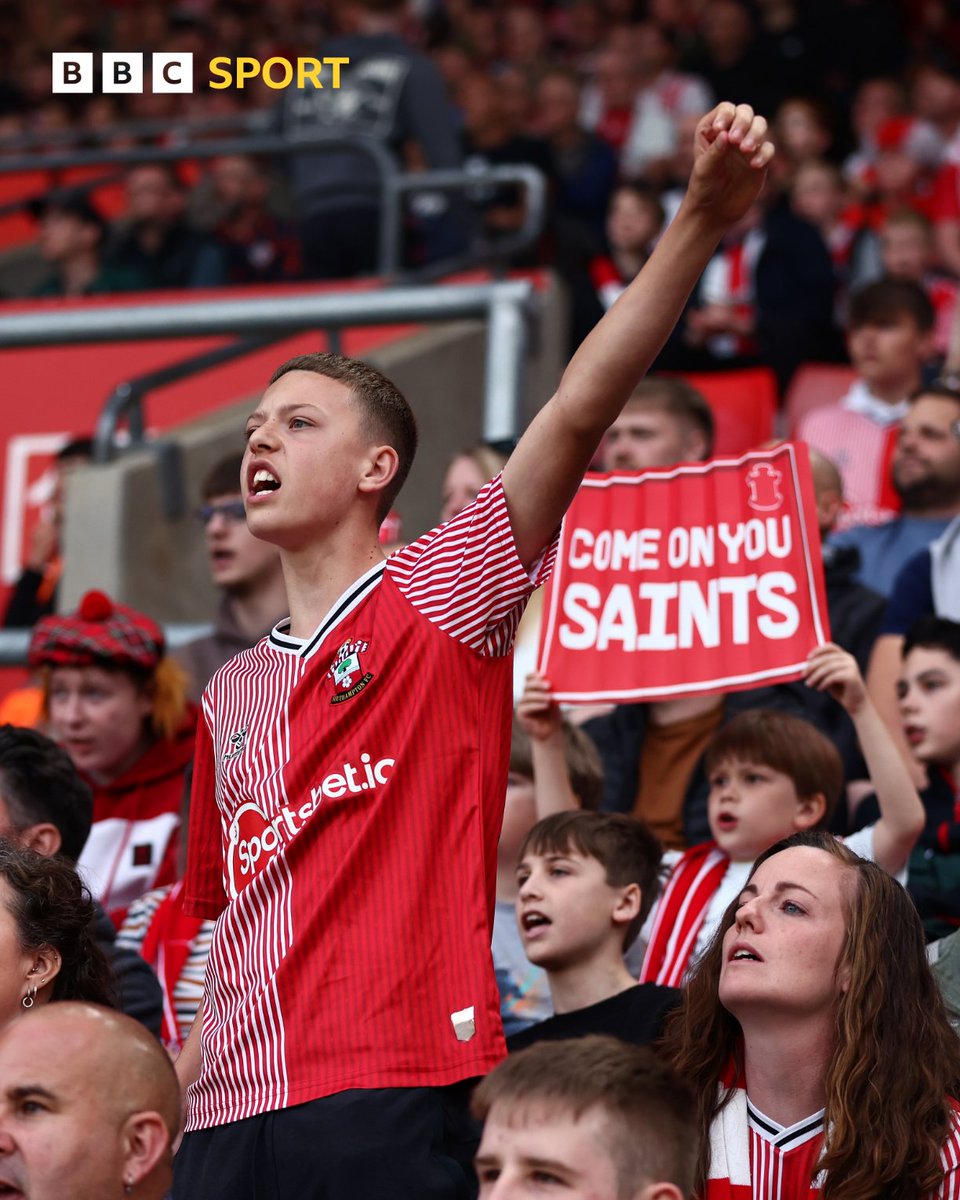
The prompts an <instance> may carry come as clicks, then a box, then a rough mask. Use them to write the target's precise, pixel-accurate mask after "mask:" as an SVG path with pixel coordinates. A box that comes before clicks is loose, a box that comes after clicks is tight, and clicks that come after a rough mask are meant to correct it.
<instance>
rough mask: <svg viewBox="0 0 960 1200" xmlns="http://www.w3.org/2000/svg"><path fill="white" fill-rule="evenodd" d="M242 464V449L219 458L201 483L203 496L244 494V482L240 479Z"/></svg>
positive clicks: (207, 497) (208, 498)
mask: <svg viewBox="0 0 960 1200" xmlns="http://www.w3.org/2000/svg"><path fill="white" fill-rule="evenodd" d="M242 465H243V452H242V451H238V452H237V453H236V454H228V455H227V456H226V457H225V458H221V459H218V460H217V461H216V462H215V463H214V464H213V466H212V467H211V468H210V470H209V471H208V472H207V473H206V475H204V477H203V483H201V485H200V496H201V498H202V499H203V500H213V499H214V498H215V497H217V496H233V495H243V484H242V483H241V481H240V470H241V467H242Z"/></svg>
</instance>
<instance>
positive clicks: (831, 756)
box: [704, 708, 843, 829]
mask: <svg viewBox="0 0 960 1200" xmlns="http://www.w3.org/2000/svg"><path fill="white" fill-rule="evenodd" d="M725 762H747V763H757V764H758V765H759V764H764V765H765V766H768V767H772V768H773V769H774V770H775V771H780V772H782V773H783V774H784V775H787V776H789V778H790V779H791V780H792V781H793V786H794V787H795V788H796V789H797V795H798V796H799V797H800V798H801V799H803V800H805V799H807V798H809V797H810V796H816V795H818V794H820V795H822V796H823V798H824V800H825V801H826V808H825V809H824V813H823V816H822V817H821V818H820V820H819V821H818V822H817V824H816V825H815V826H814V828H815V829H826V827H827V825H828V823H829V820H830V816H831V814H832V813H833V810H834V808H835V807H836V804H837V801H838V800H839V799H840V792H841V790H842V788H843V762H842V760H841V758H840V754H839V752H838V750H837V748H836V746H834V744H833V742H831V741H830V739H829V738H828V737H826V736H825V735H824V734H822V733H821V732H820V730H819V729H817V728H816V726H814V725H811V724H810V722H809V721H804V720H803V719H802V718H800V717H793V716H791V715H790V714H789V713H782V712H772V711H769V710H768V709H765V708H750V709H747V711H746V712H742V713H739V714H738V715H737V716H735V717H734V718H733V720H732V721H728V722H727V724H726V725H724V726H722V727H721V728H720V729H718V730H717V732H716V733H715V734H714V735H713V738H712V739H711V740H710V744H709V745H708V746H707V750H706V755H705V756H704V765H705V767H706V770H707V774H708V775H709V774H710V772H711V771H713V770H715V769H716V768H717V767H719V766H720V765H721V764H722V763H725Z"/></svg>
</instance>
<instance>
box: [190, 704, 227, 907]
mask: <svg viewBox="0 0 960 1200" xmlns="http://www.w3.org/2000/svg"><path fill="white" fill-rule="evenodd" d="M206 705H207V697H206V696H205V697H204V714H203V718H202V719H201V720H200V721H199V722H198V724H197V747H196V752H195V755H194V767H193V788H192V790H191V793H190V833H189V840H188V842H187V872H186V876H185V878H184V888H183V907H184V911H185V912H186V913H188V914H189V915H191V916H195V917H207V918H208V919H210V920H216V918H217V917H218V916H219V915H220V914H221V913H222V912H223V910H224V909H225V908H226V907H227V903H228V900H227V894H226V892H225V891H224V888H223V835H222V833H221V822H220V811H219V809H218V808H217V800H216V776H215V771H214V746H213V740H212V738H211V736H210V729H209V725H208V716H207V712H206Z"/></svg>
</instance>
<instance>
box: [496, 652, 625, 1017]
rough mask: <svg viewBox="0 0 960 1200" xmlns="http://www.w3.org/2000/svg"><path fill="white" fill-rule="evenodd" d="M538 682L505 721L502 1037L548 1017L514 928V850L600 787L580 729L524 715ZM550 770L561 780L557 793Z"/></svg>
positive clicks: (546, 996)
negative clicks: (508, 726) (508, 731)
mask: <svg viewBox="0 0 960 1200" xmlns="http://www.w3.org/2000/svg"><path fill="white" fill-rule="evenodd" d="M538 678H539V676H531V677H530V681H532V682H530V681H528V684H527V689H526V690H525V691H524V694H523V696H521V698H520V703H519V705H518V706H517V716H516V719H515V720H514V722H513V733H512V736H511V739H510V770H509V774H508V775H507V793H506V799H505V802H504V808H503V825H502V827H501V830H500V840H499V842H498V843H497V903H496V908H495V909H494V914H493V942H492V950H493V969H494V971H495V972H496V976H497V987H498V988H499V990H500V1017H501V1019H502V1021H503V1032H504V1034H505V1035H507V1036H508V1037H509V1035H510V1034H513V1033H519V1032H520V1030H522V1029H526V1028H527V1027H528V1026H529V1025H532V1024H534V1023H535V1022H537V1021H542V1020H544V1018H546V1017H548V1016H549V1015H550V1013H551V1012H552V1011H553V1009H552V1005H551V1000H550V987H549V984H548V983H547V976H546V972H545V971H544V970H543V968H542V967H540V966H537V965H536V964H535V963H533V962H531V961H530V960H529V959H528V956H527V954H526V953H525V951H524V945H523V940H522V938H521V935H520V931H519V929H518V927H517V916H516V904H517V860H518V858H519V856H520V848H521V846H522V845H523V843H524V841H525V839H526V838H527V836H528V834H529V833H530V830H531V829H532V828H533V826H534V825H535V824H536V823H537V821H538V820H539V819H540V818H541V817H543V816H546V815H547V814H548V813H554V812H557V811H563V810H564V809H565V808H566V806H567V805H569V804H571V803H572V804H574V805H576V806H578V807H581V808H585V809H596V808H597V807H598V806H599V804H600V792H601V790H602V787H603V771H602V768H601V766H600V756H599V754H598V753H597V750H596V747H595V746H594V745H593V743H592V742H591V741H590V739H589V737H587V735H586V734H585V733H584V732H583V731H582V730H580V729H578V728H577V727H576V726H575V725H570V724H569V723H568V722H566V721H563V720H562V719H561V718H560V715H559V710H557V709H556V708H554V709H553V710H551V712H550V713H549V714H547V715H546V716H544V717H541V716H539V715H528V710H529V708H530V705H531V695H534V694H535V687H536V681H537V679H538ZM531 689H534V691H531ZM553 771H557V772H559V774H560V776H561V778H562V781H563V782H562V784H561V786H560V787H557V786H556V780H555V779H554V778H553V777H552V775H551V772H553ZM567 780H569V783H567ZM571 791H572V796H571Z"/></svg>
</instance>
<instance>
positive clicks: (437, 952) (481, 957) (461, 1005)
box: [185, 477, 554, 1129]
mask: <svg viewBox="0 0 960 1200" xmlns="http://www.w3.org/2000/svg"><path fill="white" fill-rule="evenodd" d="M553 554H554V549H553V548H552V547H551V549H550V550H549V551H548V552H547V553H546V554H545V555H544V558H543V560H542V561H541V563H540V564H539V565H538V567H537V568H536V569H535V570H534V572H533V577H531V575H530V574H528V572H527V571H526V570H525V569H524V567H523V566H522V564H521V563H520V561H519V560H518V558H517V554H516V548H515V544H514V540H513V535H512V531H511V528H510V523H509V517H508V514H507V508H506V502H505V499H504V494H503V488H502V485H501V483H500V480H499V477H498V478H497V479H495V480H493V481H492V482H491V483H489V484H488V485H487V486H486V487H485V488H484V489H483V491H482V492H481V493H480V495H479V496H478V497H477V500H476V502H475V503H474V504H473V505H471V506H470V508H468V509H466V510H464V512H462V513H460V514H459V515H458V516H456V517H454V518H453V520H451V521H449V522H448V523H447V524H446V525H444V526H441V527H440V528H439V529H435V530H433V531H432V532H430V533H428V534H425V535H424V536H423V537H422V538H420V539H419V541H417V542H414V543H413V544H412V545H410V546H407V547H406V548H404V549H403V550H401V551H399V552H398V553H397V554H395V555H394V556H393V557H391V558H390V559H389V560H387V562H386V563H385V564H384V563H381V564H378V565H377V566H376V567H374V568H373V569H372V570H370V571H368V572H367V573H366V574H365V575H364V576H363V577H362V578H360V579H359V580H357V581H356V583H355V584H354V585H353V586H352V587H351V588H350V589H349V590H348V591H347V592H346V593H345V594H344V595H343V596H342V597H341V598H340V600H339V601H338V602H337V603H336V604H335V605H334V606H333V608H332V609H331V611H330V612H329V614H328V615H327V617H326V618H325V619H324V621H323V622H322V624H321V625H320V626H319V628H318V629H317V630H316V631H315V632H314V633H313V635H312V636H311V637H309V638H307V639H305V640H299V639H297V638H293V637H291V636H290V635H289V634H288V633H286V632H284V627H283V626H282V625H281V626H278V628H277V629H276V630H274V631H273V633H272V634H271V635H270V636H269V637H268V638H266V639H264V640H263V641H262V642H260V643H259V644H258V645H257V646H255V647H253V648H252V649H251V650H247V651H244V652H243V653H241V654H239V655H238V656H237V657H236V658H234V659H232V660H231V661H230V662H229V663H227V664H226V666H224V667H223V668H221V670H220V671H219V672H218V673H217V674H216V675H215V676H214V678H213V680H212V681H211V683H210V684H209V686H208V688H207V691H206V693H205V695H204V704H203V708H204V717H205V721H204V723H203V725H202V728H201V734H200V736H199V739H198V753H197V767H196V777H195V781H194V791H193V805H192V811H191V818H190V843H189V848H190V857H189V864H188V870H187V883H186V904H185V907H186V908H187V909H188V910H189V911H193V912H195V913H196V914H198V915H201V916H217V917H218V918H219V919H218V920H217V925H216V929H215V931H214V937H213V945H212V947H211V952H210V959H209V964H208V968H207V978H206V984H205V992H204V1007H205V1012H204V1026H203V1038H202V1059H203V1062H202V1070H201V1075H200V1078H199V1080H198V1081H197V1082H196V1083H195V1084H194V1085H192V1086H191V1088H190V1089H189V1093H188V1108H189V1112H188V1120H187V1128H188V1129H199V1128H205V1127H210V1126H213V1125H220V1124H223V1123H226V1122H229V1121H235V1120H240V1119H242V1118H245V1117H249V1116H252V1115H254V1114H256V1113H261V1112H267V1111H271V1110H274V1109H278V1108H286V1107H288V1106H291V1105H295V1104H301V1103H304V1102H306V1101H308V1100H312V1099H315V1098H317V1097H320V1096H326V1095H330V1094H332V1093H335V1092H339V1091H343V1090H345V1089H348V1088H379V1087H416V1086H424V1085H442V1084H447V1083H452V1082H455V1081H457V1080H460V1079H464V1078H467V1077H470V1076H473V1075H480V1074H483V1073H485V1072H486V1071H488V1070H489V1069H490V1068H491V1067H492V1066H494V1065H495V1063H496V1062H497V1061H498V1060H499V1059H500V1058H501V1057H502V1056H503V1054H504V1053H505V1046H504V1042H503V1033H502V1029H501V1025H500V1016H499V996H498V993H497V986H496V982H495V979H494V973H493V968H492V962H491V956H490V937H491V924H492V914H493V901H494V884H495V874H496V850H497V840H498V837H499V833H500V823H501V817H502V811H503V799H504V793H505V785H506V773H507V759H508V753H509V738H510V719H511V708H512V705H511V671H510V649H511V646H512V642H513V637H514V634H515V632H516V626H517V623H518V621H519V619H520V615H521V613H522V610H523V606H524V603H525V601H526V599H527V597H528V596H529V594H530V592H531V590H532V589H533V587H534V586H536V585H537V584H539V583H541V582H542V581H543V579H544V578H545V577H546V575H547V573H548V572H549V569H550V566H551V564H552V558H553Z"/></svg>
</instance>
